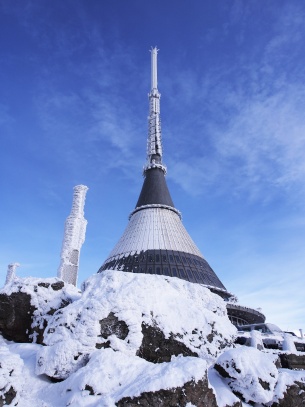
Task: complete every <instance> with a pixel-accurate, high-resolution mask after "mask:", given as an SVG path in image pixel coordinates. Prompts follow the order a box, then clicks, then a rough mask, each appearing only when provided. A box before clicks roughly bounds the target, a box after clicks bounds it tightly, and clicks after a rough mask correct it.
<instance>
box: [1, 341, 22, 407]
mask: <svg viewBox="0 0 305 407" xmlns="http://www.w3.org/2000/svg"><path fill="white" fill-rule="evenodd" d="M22 369H23V361H22V359H21V358H20V357H19V356H18V355H15V354H12V353H11V352H10V351H9V349H8V347H7V346H6V345H5V344H4V343H3V342H2V343H1V344H0V406H4V405H10V406H16V405H17V404H18V402H19V400H20V392H21V389H22V385H23V380H22Z"/></svg>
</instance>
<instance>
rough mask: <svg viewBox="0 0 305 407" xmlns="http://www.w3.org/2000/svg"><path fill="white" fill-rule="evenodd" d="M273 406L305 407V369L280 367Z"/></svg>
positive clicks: (271, 404) (271, 403)
mask: <svg viewBox="0 0 305 407" xmlns="http://www.w3.org/2000/svg"><path fill="white" fill-rule="evenodd" d="M268 405H270V406H271V407H278V406H279V407H301V406H302V407H303V406H304V405H305V371H304V370H299V371H297V370H295V371H292V370H288V369H280V371H279V377H278V381H277V384H276V387H275V390H274V396H273V399H272V402H270V403H269V404H268Z"/></svg>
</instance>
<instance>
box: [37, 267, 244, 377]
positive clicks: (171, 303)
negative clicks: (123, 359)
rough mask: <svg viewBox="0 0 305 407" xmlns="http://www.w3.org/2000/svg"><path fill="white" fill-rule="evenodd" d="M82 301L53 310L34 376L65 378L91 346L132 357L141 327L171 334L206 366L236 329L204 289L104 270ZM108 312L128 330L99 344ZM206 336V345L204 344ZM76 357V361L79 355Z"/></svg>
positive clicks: (91, 280) (91, 282)
mask: <svg viewBox="0 0 305 407" xmlns="http://www.w3.org/2000/svg"><path fill="white" fill-rule="evenodd" d="M84 288H85V290H84V292H83V295H82V297H81V298H80V299H79V300H78V301H75V302H74V303H72V304H70V305H69V306H67V307H66V308H64V309H62V310H59V311H58V312H57V313H56V314H55V315H54V316H53V318H52V319H50V321H49V324H48V327H47V329H46V332H45V335H44V342H45V344H46V345H48V346H47V347H46V348H44V349H43V350H42V351H41V352H40V354H39V366H38V367H37V373H40V374H41V373H46V374H48V375H52V376H53V375H54V374H55V372H57V376H58V377H67V376H68V375H69V372H72V371H76V370H77V369H78V368H79V366H80V365H81V364H82V363H84V361H85V359H86V357H87V356H86V355H88V354H89V353H91V352H92V351H93V350H95V349H96V344H103V343H105V342H107V341H110V343H111V347H112V349H115V350H118V351H121V352H124V353H125V354H129V355H136V352H137V350H138V349H139V348H140V346H141V343H142V338H143V334H142V323H145V324H147V325H150V326H157V327H158V328H159V329H161V331H162V332H163V333H164V335H165V338H169V337H170V335H171V334H175V336H176V339H177V340H178V341H180V342H183V343H184V344H185V345H186V346H187V347H188V348H189V349H191V350H192V351H193V352H196V353H197V354H198V355H199V357H201V358H204V359H207V360H210V363H213V361H214V358H215V357H217V355H218V354H219V352H220V349H221V348H223V347H224V346H225V345H226V344H231V343H232V340H233V337H234V335H235V334H236V328H235V327H234V326H233V325H232V324H231V323H230V321H229V319H228V317H227V313H226V306H225V302H224V301H223V300H222V299H221V298H220V297H219V296H218V295H215V294H213V293H211V292H210V291H209V290H208V289H207V288H205V287H202V286H200V285H198V284H192V283H189V282H187V281H184V280H181V279H178V278H170V277H165V276H155V275H154V276H153V275H146V274H133V273H124V272H120V271H115V270H109V271H106V272H103V273H101V274H97V275H94V276H92V277H90V278H89V279H88V280H87V281H86V282H85V284H84ZM111 312H113V313H114V314H115V316H116V317H117V318H118V319H119V320H120V321H125V323H126V324H127V326H128V329H129V333H128V336H127V337H126V338H125V339H124V340H122V339H119V338H118V337H117V336H115V335H111V336H110V337H108V338H107V339H104V338H102V337H101V335H100V329H101V327H100V323H99V321H101V320H102V319H104V318H106V317H107V316H108V315H109V314H110V313H111ZM209 335H212V336H213V337H212V338H211V339H210V341H209V340H207V339H206V338H207V337H208V336H209ZM80 354H81V355H80Z"/></svg>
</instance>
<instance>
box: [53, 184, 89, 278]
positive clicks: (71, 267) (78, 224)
mask: <svg viewBox="0 0 305 407" xmlns="http://www.w3.org/2000/svg"><path fill="white" fill-rule="evenodd" d="M73 189H74V193H73V202H72V210H71V213H70V215H69V216H68V217H67V219H66V222H65V231H64V239H63V243H62V249H61V256H60V257H61V261H60V266H59V268H58V272H57V275H58V277H59V278H60V279H62V280H63V281H65V282H67V283H70V284H74V285H75V286H76V284H77V275H78V267H79V256H80V249H81V247H82V245H83V243H84V241H85V236H86V227H87V221H86V219H85V218H84V206H85V199H86V193H87V191H88V187H86V185H77V186H75V187H74V188H73Z"/></svg>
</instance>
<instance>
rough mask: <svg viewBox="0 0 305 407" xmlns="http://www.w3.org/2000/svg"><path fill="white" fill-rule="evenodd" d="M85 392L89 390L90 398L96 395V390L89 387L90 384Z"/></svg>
mask: <svg viewBox="0 0 305 407" xmlns="http://www.w3.org/2000/svg"><path fill="white" fill-rule="evenodd" d="M85 390H87V391H88V392H89V394H90V396H94V394H95V393H94V390H93V388H92V387H91V386H89V384H86V386H85Z"/></svg>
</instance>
